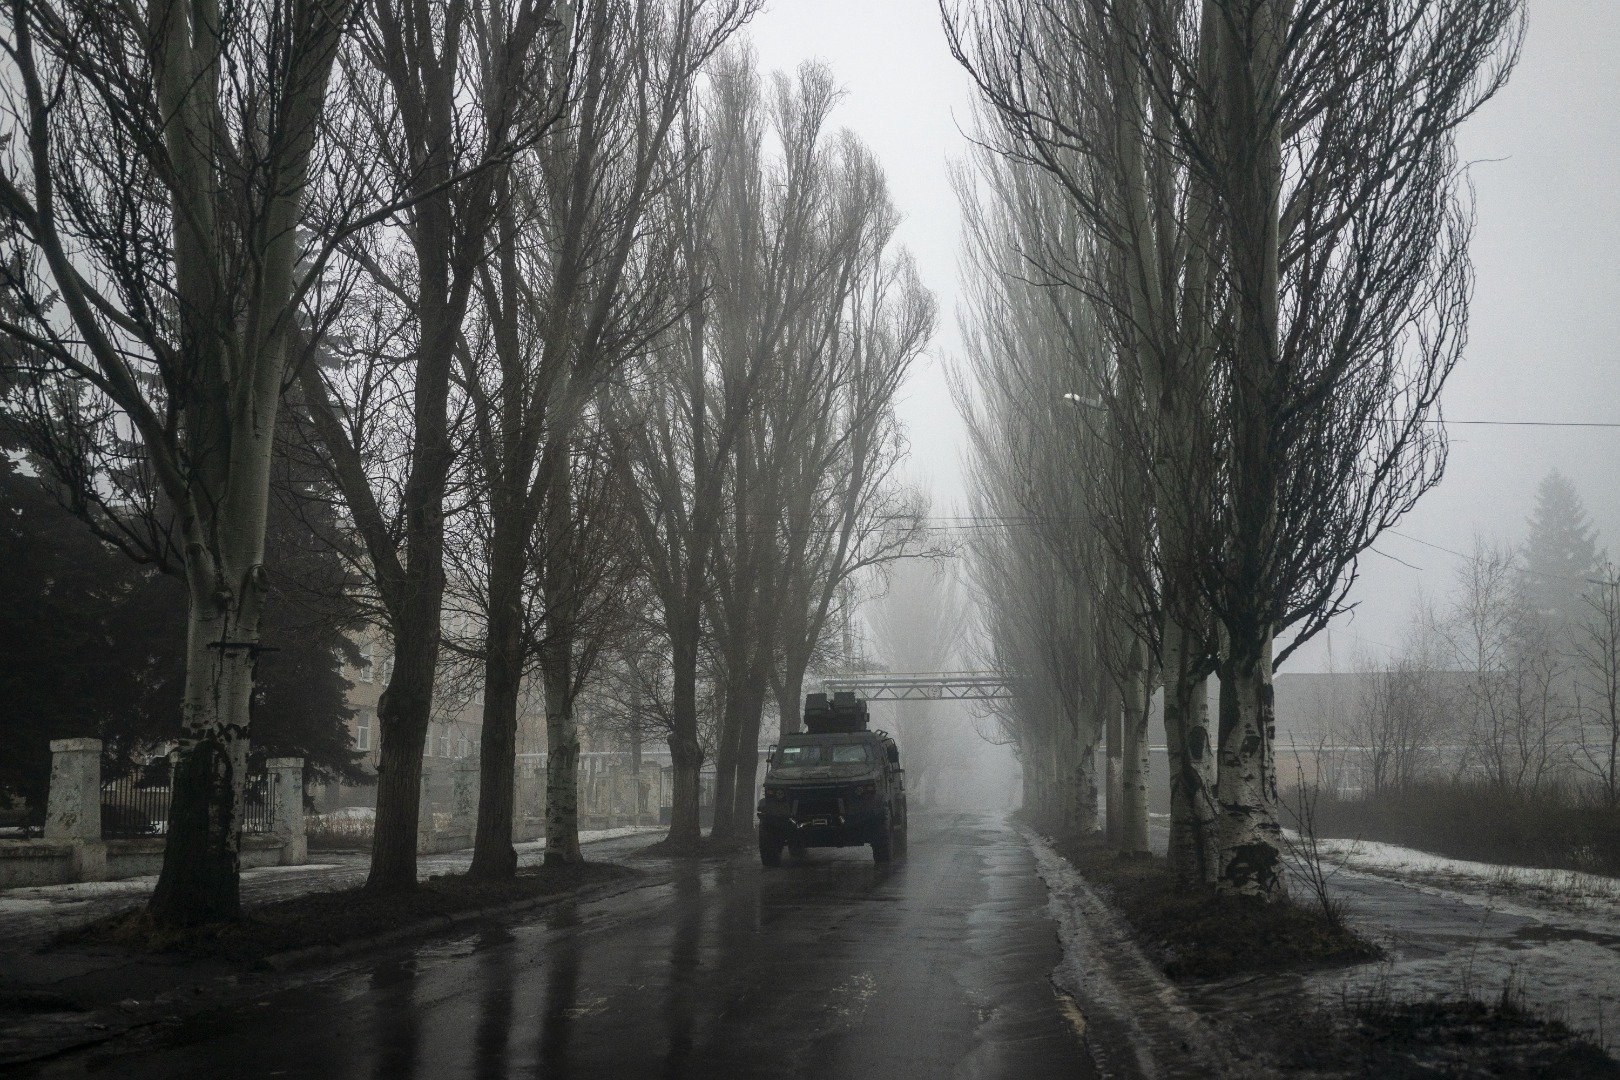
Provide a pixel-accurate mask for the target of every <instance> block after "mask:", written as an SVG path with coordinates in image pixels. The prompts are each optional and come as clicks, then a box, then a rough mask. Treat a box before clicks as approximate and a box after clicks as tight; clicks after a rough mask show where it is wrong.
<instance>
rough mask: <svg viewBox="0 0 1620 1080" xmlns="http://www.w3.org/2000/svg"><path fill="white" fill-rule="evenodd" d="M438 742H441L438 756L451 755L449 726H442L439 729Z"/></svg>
mask: <svg viewBox="0 0 1620 1080" xmlns="http://www.w3.org/2000/svg"><path fill="white" fill-rule="evenodd" d="M438 743H439V755H438V756H439V757H443V758H447V757H449V756H450V729H449V728H448V727H442V728H440V729H439V738H438Z"/></svg>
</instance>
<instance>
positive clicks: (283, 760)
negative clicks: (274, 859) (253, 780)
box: [265, 757, 309, 866]
mask: <svg viewBox="0 0 1620 1080" xmlns="http://www.w3.org/2000/svg"><path fill="white" fill-rule="evenodd" d="M265 770H266V771H267V772H268V773H269V774H270V790H271V791H272V792H273V793H274V794H273V799H274V802H273V805H274V806H275V820H274V821H273V822H272V823H271V831H272V832H274V833H275V834H276V836H277V837H279V838H280V839H281V865H282V866H302V865H303V864H304V863H307V862H308V861H309V838H308V837H307V836H305V835H304V759H303V758H296V757H278V758H271V759H270V760H269V761H267V762H265Z"/></svg>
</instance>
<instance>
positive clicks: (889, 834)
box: [872, 817, 894, 863]
mask: <svg viewBox="0 0 1620 1080" xmlns="http://www.w3.org/2000/svg"><path fill="white" fill-rule="evenodd" d="M893 835H894V833H893V830H892V829H890V828H889V819H888V818H886V817H885V818H884V819H883V824H882V825H880V826H878V830H877V832H875V833H873V834H872V861H873V862H875V863H886V862H888V861H889V860H890V859H891V858H892V857H893V856H894V844H893Z"/></svg>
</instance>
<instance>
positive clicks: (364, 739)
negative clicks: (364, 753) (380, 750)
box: [354, 712, 371, 750]
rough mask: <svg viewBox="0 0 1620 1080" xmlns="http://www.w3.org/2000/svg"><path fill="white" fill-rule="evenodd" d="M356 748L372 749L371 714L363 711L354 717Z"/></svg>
mask: <svg viewBox="0 0 1620 1080" xmlns="http://www.w3.org/2000/svg"><path fill="white" fill-rule="evenodd" d="M354 748H355V749H356V750H370V749H371V714H370V713H369V712H361V713H359V714H357V715H356V716H355V718H354Z"/></svg>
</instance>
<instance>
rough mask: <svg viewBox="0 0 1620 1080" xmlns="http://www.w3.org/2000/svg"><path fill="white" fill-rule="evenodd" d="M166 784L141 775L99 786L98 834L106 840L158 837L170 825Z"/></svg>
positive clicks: (168, 793)
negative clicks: (150, 780) (154, 781)
mask: <svg viewBox="0 0 1620 1080" xmlns="http://www.w3.org/2000/svg"><path fill="white" fill-rule="evenodd" d="M173 794H174V789H173V788H171V787H170V786H169V785H168V784H167V783H146V782H144V781H143V778H142V776H141V775H140V774H139V773H136V774H135V775H133V776H125V777H121V778H119V779H117V780H109V781H108V782H106V783H104V784H102V785H101V835H102V837H103V838H104V839H108V840H133V839H137V838H139V837H142V836H161V835H163V834H164V833H165V832H167V831H168V828H169V799H170V798H171V797H172V796H173Z"/></svg>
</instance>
